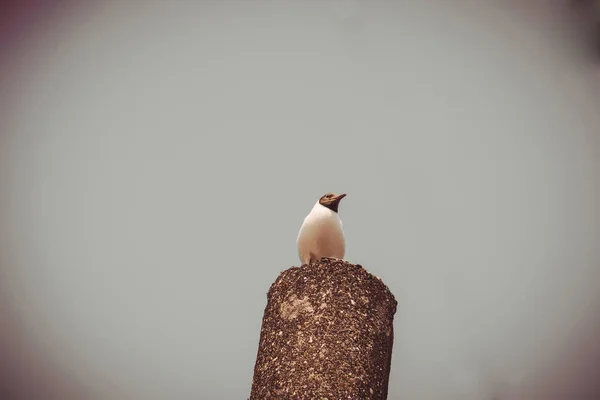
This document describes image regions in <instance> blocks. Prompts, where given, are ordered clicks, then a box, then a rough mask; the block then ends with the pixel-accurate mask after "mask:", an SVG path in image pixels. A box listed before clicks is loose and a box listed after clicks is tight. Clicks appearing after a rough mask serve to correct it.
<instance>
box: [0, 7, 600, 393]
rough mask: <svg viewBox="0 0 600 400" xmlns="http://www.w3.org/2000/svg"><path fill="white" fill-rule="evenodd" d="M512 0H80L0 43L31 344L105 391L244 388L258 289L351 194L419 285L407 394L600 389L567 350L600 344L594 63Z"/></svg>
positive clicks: (368, 250) (10, 287)
mask: <svg viewBox="0 0 600 400" xmlns="http://www.w3.org/2000/svg"><path fill="white" fill-rule="evenodd" d="M498 4H499V3H498V2H496V3H494V2H492V1H479V2H469V1H434V0H430V1H325V0H324V1H289V0H284V1H221V2H217V1H196V2H193V1H166V0H165V1H145V2H141V1H114V2H103V3H95V4H92V3H89V4H85V5H84V4H79V5H74V4H73V5H71V6H64V7H62V8H60V9H59V12H58V11H57V12H55V13H54V14H52V16H51V17H49V19H48V20H47V21H46V23H45V24H42V25H41V26H39V27H38V28H37V31H36V34H35V35H32V36H31V37H30V38H29V39H28V40H27V41H26V42H24V43H23V44H22V45H21V46H18V47H16V48H15V50H14V51H13V53H12V57H11V59H10V60H5V62H4V64H3V65H4V73H3V76H2V79H3V80H2V85H3V86H2V92H1V95H2V100H3V101H2V103H0V104H1V106H2V108H1V109H0V111H1V112H2V119H3V125H2V126H3V132H2V136H0V141H1V148H0V152H1V156H2V157H1V158H0V179H1V180H0V184H1V186H0V189H1V190H2V192H1V193H2V203H0V204H1V205H2V206H1V207H0V217H1V219H0V262H1V264H0V266H1V270H0V272H1V273H2V278H3V284H2V290H3V296H4V298H5V300H6V299H8V304H9V307H10V310H11V313H12V315H16V316H17V317H16V319H18V320H19V323H20V324H21V325H22V326H23V331H22V333H20V335H22V336H20V339H19V340H22V341H23V342H19V343H28V344H27V346H30V347H31V348H33V347H34V343H35V346H36V347H35V348H38V349H41V350H39V351H40V352H42V353H43V354H46V355H47V357H48V359H50V360H52V363H51V365H52V369H53V370H55V371H60V375H61V376H62V377H63V378H64V380H65V382H68V384H70V385H74V386H81V387H83V388H84V389H83V390H84V391H85V392H86V393H88V396H93V398H97V399H117V400H121V399H181V400H183V399H244V398H247V396H248V395H249V391H250V384H251V380H252V373H253V367H254V361H255V357H256V351H257V346H258V338H259V331H260V324H261V318H262V312H263V309H264V306H265V304H266V292H267V290H268V288H269V286H270V284H271V283H272V282H273V281H274V280H275V278H276V277H277V275H278V274H279V272H280V271H282V270H284V269H286V268H288V267H290V266H292V265H298V259H297V254H296V248H295V239H296V234H297V231H298V229H299V227H300V224H301V222H302V219H303V218H304V216H305V215H306V214H307V213H308V212H309V211H310V209H311V207H312V206H313V204H314V202H315V201H316V200H317V199H318V197H319V196H321V195H322V194H323V193H325V192H327V191H336V192H345V193H348V197H347V198H346V199H344V201H343V202H342V205H341V208H340V216H341V218H342V220H343V222H344V229H345V232H346V238H347V255H346V258H347V259H348V260H349V261H351V262H356V263H360V264H362V265H364V266H365V267H366V268H367V269H368V270H369V271H371V272H372V273H374V274H375V275H377V276H379V277H381V278H382V279H383V280H384V282H385V283H386V284H387V285H388V286H389V287H390V289H391V290H392V292H393V293H394V294H395V296H396V297H397V300H398V302H399V306H398V312H397V314H396V318H395V330H396V332H395V341H396V342H395V347H394V355H393V365H392V371H391V377H390V389H389V390H390V396H389V398H390V399H408V400H438V399H439V400H452V399H461V400H465V399H466V400H492V399H496V400H509V399H510V400H515V399H522V400H532V399H533V398H534V397H533V396H536V397H535V398H536V399H538V398H540V399H542V398H543V399H551V398H552V399H554V398H556V399H559V398H561V399H566V398H572V399H574V398H575V397H573V396H575V395H576V394H575V393H576V392H575V391H574V390H576V389H575V386H577V390H583V391H584V392H585V390H587V392H586V393H584V394H588V395H589V394H590V393H591V392H590V391H591V389H586V388H585V387H583V389H582V385H581V384H580V383H581V382H579V381H577V379H576V378H573V377H572V376H570V375H569V373H567V372H565V371H576V369H575V368H577V367H578V366H580V365H582V363H586V362H588V361H589V360H588V359H589V357H591V356H594V355H598V354H600V353H598V352H596V353H593V351H592V350H589V349H590V348H588V347H585V346H591V345H592V343H591V342H586V341H585V340H586V339H585V338H586V337H587V336H586V335H588V334H589V332H594V330H595V329H596V327H597V326H598V324H597V323H600V319H599V318H598V316H597V306H598V305H599V304H600V301H599V300H600V294H599V293H598V290H599V289H600V268H599V267H600V264H599V262H600V247H599V246H598V244H599V242H598V241H599V239H600V211H599V204H600V179H599V178H598V171H600V169H599V168H600V135H599V134H598V131H599V129H600V128H599V127H600V124H599V122H600V118H599V115H598V108H597V107H598V102H597V94H596V90H597V88H598V79H597V77H596V76H595V74H597V71H596V72H594V71H593V70H592V69H591V67H590V65H589V64H588V63H586V62H584V61H581V58H578V56H579V55H580V53H581V49H577V48H576V47H574V45H573V44H572V43H571V42H570V40H571V39H572V34H571V33H572V32H571V31H570V29H571V28H570V27H569V25H568V24H566V23H565V22H564V21H562V20H561V19H560V18H559V17H557V15H558V13H556V12H555V11H556V10H555V9H554V8H553V7H550V6H549V5H548V2H546V3H543V2H537V3H536V2H529V3H528V5H525V3H515V2H508V3H507V2H504V3H502V4H501V5H498ZM25 337H26V338H27V339H24V338H25ZM6 340H8V339H6ZM11 340H12V341H13V342H14V341H15V340H16V339H15V338H12V339H11ZM580 344H583V346H584V347H583V350H582V349H581V348H578V349H579V350H577V353H576V354H577V356H573V355H572V354H574V352H575V350H573V349H575V346H576V345H580ZM23 347H26V346H25V345H23ZM24 351H25V350H24ZM23 357H24V356H23ZM31 357H34V355H31ZM586 357H587V358H586ZM27 365H28V364H27V363H24V364H23V365H20V366H19V368H22V369H25V370H26V369H27V368H29V367H28V366H27ZM595 367H596V368H597V367H598V366H597V365H596V366H595ZM556 376H560V377H561V378H562V379H563V380H560V379H556ZM573 382H576V383H577V385H575V383H573ZM569 385H572V386H569ZM561 390H562V391H563V392H564V393H567V394H566V396H567V397H564V396H563V395H561V394H560V393H562V392H561ZM578 393H579V394H581V393H583V392H581V393H580V392H578ZM92 394H93V395H92ZM534 394H535V395H534ZM552 396H554V397H552ZM561 396H562V397H561ZM580 398H581V397H580Z"/></svg>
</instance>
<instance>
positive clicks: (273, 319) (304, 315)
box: [250, 259, 397, 400]
mask: <svg viewBox="0 0 600 400" xmlns="http://www.w3.org/2000/svg"><path fill="white" fill-rule="evenodd" d="M396 305H397V302H396V300H395V298H394V295H392V293H391V292H390V291H389V289H388V288H387V286H386V285H385V284H384V283H383V282H382V281H381V280H380V279H379V278H377V277H375V276H373V275H371V274H370V273H368V272H367V271H366V270H365V269H364V268H363V267H361V266H360V265H354V264H350V263H348V262H346V261H342V260H335V259H322V260H321V261H319V262H317V263H314V264H311V265H304V266H302V267H292V268H290V269H288V270H285V271H283V272H282V273H281V274H280V275H279V277H278V278H277V280H276V281H275V282H274V283H273V285H271V288H270V289H269V292H268V294H267V306H266V308H265V312H264V316H263V321H262V329H261V332H260V343H259V346H258V355H257V358H256V365H255V367H254V379H253V381H252V391H251V394H250V400H268V399H298V400H304V399H307V400H308V399H310V400H315V399H318V400H325V399H327V400H340V399H352V400H366V399H371V400H384V399H386V398H387V393H388V381H389V374H390V364H391V360H392V346H393V342H394V327H393V320H394V314H395V312H396Z"/></svg>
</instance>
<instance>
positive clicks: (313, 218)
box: [296, 193, 346, 265]
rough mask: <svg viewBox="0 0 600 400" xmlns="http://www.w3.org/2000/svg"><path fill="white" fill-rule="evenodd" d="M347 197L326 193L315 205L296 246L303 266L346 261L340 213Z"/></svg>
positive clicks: (305, 220)
mask: <svg viewBox="0 0 600 400" xmlns="http://www.w3.org/2000/svg"><path fill="white" fill-rule="evenodd" d="M344 197H346V194H345V193H343V194H335V193H326V194H324V195H323V196H321V198H320V199H319V200H318V201H317V202H316V203H315V205H314V206H313V208H312V210H311V211H310V213H309V214H308V215H307V216H306V218H304V222H303V223H302V226H301V227H300V231H299V232H298V238H297V239H296V243H297V246H298V256H299V257H300V261H301V262H302V265H305V264H311V263H313V262H315V261H319V260H320V259H321V258H324V257H326V258H337V259H344V254H345V252H346V241H345V239H344V231H343V229H342V220H341V219H340V216H339V214H338V208H339V206H340V201H341V200H342V199H343V198H344Z"/></svg>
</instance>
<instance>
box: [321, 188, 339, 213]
mask: <svg viewBox="0 0 600 400" xmlns="http://www.w3.org/2000/svg"><path fill="white" fill-rule="evenodd" d="M344 197H346V194H345V193H343V194H335V193H326V194H324V195H323V196H322V197H321V198H320V199H319V204H320V205H322V206H324V207H327V208H329V209H330V210H331V211H334V212H338V207H339V205H340V201H342V199H343V198H344Z"/></svg>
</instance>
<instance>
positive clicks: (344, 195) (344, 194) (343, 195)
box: [335, 193, 346, 201]
mask: <svg viewBox="0 0 600 400" xmlns="http://www.w3.org/2000/svg"><path fill="white" fill-rule="evenodd" d="M344 197H346V193H342V194H338V195H337V197H336V198H335V199H336V200H337V201H340V200H341V199H343V198H344Z"/></svg>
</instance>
